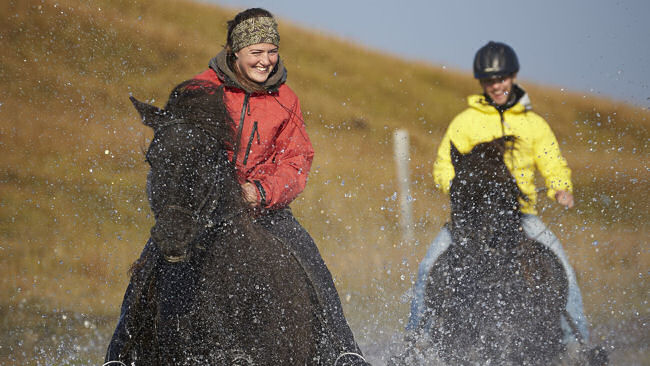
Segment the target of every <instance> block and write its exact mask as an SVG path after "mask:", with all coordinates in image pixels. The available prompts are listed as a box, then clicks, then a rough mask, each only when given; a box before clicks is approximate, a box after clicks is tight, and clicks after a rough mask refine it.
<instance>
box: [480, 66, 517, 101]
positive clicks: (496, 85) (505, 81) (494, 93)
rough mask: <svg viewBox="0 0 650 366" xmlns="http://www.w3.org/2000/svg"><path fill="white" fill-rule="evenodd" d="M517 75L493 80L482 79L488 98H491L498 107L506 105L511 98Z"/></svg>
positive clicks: (482, 85)
mask: <svg viewBox="0 0 650 366" xmlns="http://www.w3.org/2000/svg"><path fill="white" fill-rule="evenodd" d="M515 77H516V74H514V75H510V76H502V77H497V78H491V79H481V80H480V83H481V87H482V88H483V91H484V92H485V94H486V95H487V96H489V97H490V98H491V99H492V101H493V102H494V103H496V104H497V105H504V104H506V102H508V98H510V93H511V92H512V85H513V84H514V82H515Z"/></svg>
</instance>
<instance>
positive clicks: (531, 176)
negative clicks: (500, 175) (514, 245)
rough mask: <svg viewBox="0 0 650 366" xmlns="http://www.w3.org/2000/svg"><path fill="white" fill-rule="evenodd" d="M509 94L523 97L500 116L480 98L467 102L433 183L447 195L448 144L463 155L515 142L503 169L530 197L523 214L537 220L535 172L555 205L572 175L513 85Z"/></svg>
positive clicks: (450, 176) (450, 169)
mask: <svg viewBox="0 0 650 366" xmlns="http://www.w3.org/2000/svg"><path fill="white" fill-rule="evenodd" d="M512 90H513V93H515V94H521V98H519V99H518V100H517V102H516V103H514V104H513V105H512V106H511V107H510V108H508V109H506V110H504V111H500V110H499V109H497V108H496V107H495V106H494V105H493V104H491V103H490V102H489V101H488V100H487V99H486V97H485V96H484V95H471V96H469V97H468V98H467V103H468V104H469V108H467V109H466V110H465V111H463V112H462V113H460V114H459V115H458V116H456V118H454V119H453V121H452V122H451V124H450V125H449V128H448V129H447V132H446V133H445V135H444V137H443V138H442V142H441V143H440V147H439V148H438V157H437V159H436V162H435V164H434V167H433V178H434V180H435V182H436V185H437V187H438V188H439V189H440V190H442V191H443V192H444V193H446V194H449V187H450V184H451V180H452V179H453V178H454V167H453V165H452V163H451V156H450V153H449V152H450V144H449V141H450V140H451V141H453V142H454V145H455V146H456V148H457V149H458V150H459V151H460V152H461V153H463V154H467V153H469V152H470V151H471V150H472V148H473V147H474V146H476V145H478V144H480V143H483V142H489V141H492V140H494V139H496V138H499V137H502V136H509V135H512V136H515V137H516V138H517V139H516V141H517V142H516V146H515V148H514V149H512V150H509V152H508V153H507V154H506V156H505V163H506V165H507V166H508V169H509V170H510V172H511V173H512V175H513V176H514V177H515V179H516V181H517V185H518V186H519V188H520V189H521V191H522V192H523V193H524V194H525V195H526V196H527V197H528V200H521V211H522V212H523V213H525V214H532V215H536V214H537V210H536V209H535V204H536V202H537V193H536V190H535V169H536V168H537V169H539V171H540V173H541V174H542V176H543V177H544V180H545V182H546V187H547V188H548V191H547V195H548V196H549V197H550V198H551V199H555V195H556V194H557V193H558V192H562V191H565V192H572V190H573V187H572V185H571V170H570V169H569V167H568V166H567V163H566V160H565V159H564V158H563V157H562V155H561V153H560V147H559V144H558V142H557V140H556V138H555V135H554V134H553V131H551V128H550V127H549V125H548V124H547V123H546V121H545V120H544V119H543V118H542V117H540V116H539V115H538V114H537V113H535V112H533V111H532V107H531V105H530V101H529V99H528V97H527V95H526V94H525V93H524V92H523V90H522V89H521V88H520V87H518V86H517V85H516V84H515V85H513V88H512ZM515 98H516V96H515Z"/></svg>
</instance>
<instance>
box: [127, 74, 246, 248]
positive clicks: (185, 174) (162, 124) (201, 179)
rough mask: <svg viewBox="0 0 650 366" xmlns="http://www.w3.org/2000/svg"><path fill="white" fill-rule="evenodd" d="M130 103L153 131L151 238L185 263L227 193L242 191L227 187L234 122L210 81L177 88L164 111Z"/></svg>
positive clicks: (149, 159) (150, 150)
mask: <svg viewBox="0 0 650 366" xmlns="http://www.w3.org/2000/svg"><path fill="white" fill-rule="evenodd" d="M131 101H132V102H133V105H134V106H135V108H136V109H137V110H138V112H139V113H140V116H141V117H142V121H143V123H144V124H145V125H147V126H149V127H151V128H153V130H154V137H153V140H152V141H151V144H150V145H149V148H148V150H147V153H146V160H147V162H148V163H149V165H150V168H151V169H150V171H149V175H148V177H147V195H148V197H149V203H150V206H151V209H152V211H153V213H154V216H155V218H156V224H155V225H154V227H153V228H152V229H151V237H152V239H153V240H154V242H155V243H156V244H157V245H158V247H159V248H160V249H161V251H162V252H163V254H164V255H165V257H166V258H167V259H168V260H171V261H173V260H181V259H183V258H185V256H186V254H187V252H188V249H189V247H188V245H189V243H190V242H192V240H193V239H195V238H196V236H197V235H198V233H199V232H200V231H201V229H202V228H203V227H205V226H209V225H210V224H211V222H210V220H211V219H212V215H213V211H214V210H215V209H216V206H217V205H218V202H219V200H220V199H222V197H221V196H222V193H223V192H225V191H226V190H230V191H232V190H234V191H235V192H238V186H237V187H235V186H231V187H224V184H225V185H227V184H228V182H230V181H231V180H233V179H232V175H233V174H234V170H233V168H232V166H231V165H230V163H229V162H228V157H227V153H226V147H227V146H228V145H229V144H230V143H231V142H230V138H231V135H232V134H231V123H232V121H231V119H230V116H229V114H228V112H227V110H226V108H225V105H224V103H223V102H222V91H221V90H220V89H219V88H218V87H217V86H216V85H214V84H211V83H207V82H201V81H196V80H191V81H186V82H184V83H182V84H180V85H178V86H177V87H176V88H175V89H174V90H173V91H172V93H171V95H170V97H169V101H168V102H167V104H166V105H165V108H164V109H159V108H157V107H155V106H153V105H149V104H146V103H143V102H140V101H138V100H136V99H135V98H133V97H131ZM224 182H226V183H224ZM231 185H232V184H231Z"/></svg>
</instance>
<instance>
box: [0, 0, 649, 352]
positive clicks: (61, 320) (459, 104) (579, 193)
mask: <svg viewBox="0 0 650 366" xmlns="http://www.w3.org/2000/svg"><path fill="white" fill-rule="evenodd" d="M270 10H271V11H272V9H270ZM235 13H236V11H235V10H232V9H226V8H220V7H216V6H211V5H205V4H198V3H194V2H190V1H180V0H179V1H163V0H147V1H145V0H142V1H140V0H112V1H111V0H59V1H54V0H39V1H37V0H21V1H18V0H15V1H14V0H10V1H5V2H2V4H0V49H1V51H0V192H1V193H0V293H2V294H3V296H1V297H0V317H1V319H2V322H1V323H0V364H21V365H24V364H100V363H101V360H102V359H103V353H104V350H105V346H106V345H107V343H108V337H110V334H111V332H112V330H113V327H114V325H115V323H116V321H117V315H118V311H119V305H120V303H121V298H122V295H123V293H124V290H125V288H126V284H127V281H128V278H127V274H126V272H127V269H128V267H129V265H130V264H131V263H132V262H133V261H134V260H135V259H136V258H137V256H138V255H139V253H140V250H141V249H142V247H143V245H144V243H145V241H146V239H147V238H148V232H149V228H150V226H151V225H152V223H153V220H152V217H151V215H150V211H149V207H148V204H147V199H146V195H145V191H144V182H145V175H146V172H147V166H146V164H145V163H144V156H143V151H144V149H145V148H146V146H147V145H148V141H149V139H150V138H151V131H150V130H149V129H148V128H145V127H144V126H143V125H142V124H141V123H140V122H139V118H138V117H137V114H136V112H135V110H134V109H133V108H132V107H131V105H130V103H129V101H128V96H129V95H130V94H132V95H134V96H136V97H138V98H139V99H146V100H149V101H153V102H154V103H155V104H156V105H158V106H162V104H163V103H164V102H165V101H166V99H167V96H168V94H169V92H170V91H171V89H172V88H173V87H174V86H175V85H176V84H178V83H180V82H181V81H183V80H186V79H188V78H191V77H192V76H194V75H195V74H197V73H199V72H201V71H202V70H204V69H205V68H206V67H207V63H208V60H209V59H210V58H211V57H212V56H214V55H215V54H216V53H217V52H218V51H219V50H220V48H221V46H222V45H223V43H224V40H225V32H224V30H225V22H226V21H227V20H228V19H230V18H232V16H233V15H234V14H235ZM280 32H281V34H282V47H281V56H282V58H283V60H284V62H285V64H286V65H287V68H288V70H289V79H288V84H289V85H290V86H291V87H292V88H293V89H294V90H295V91H296V93H297V94H298V96H299V97H300V99H301V103H302V109H303V113H304V118H305V121H306V123H307V129H308V132H309V134H310V137H311V139H312V142H313V144H314V147H315V149H316V157H315V160H314V164H313V168H312V172H311V174H310V180H309V184H308V186H307V189H306V190H305V192H304V193H303V194H302V195H301V197H300V198H299V199H298V200H297V201H296V202H295V203H294V204H293V205H292V207H293V209H294V212H295V214H296V216H297V217H298V218H299V220H301V222H302V223H303V225H304V226H305V227H306V228H307V229H308V231H309V232H310V233H311V234H312V236H313V237H314V239H315V240H316V242H317V244H318V245H319V248H320V250H321V253H322V255H323V257H324V259H325V261H326V262H327V264H328V266H329V268H330V270H331V272H332V274H333V275H334V277H335V280H336V284H337V288H338V290H339V293H340V295H341V298H342V301H343V305H344V309H345V312H346V315H347V316H348V320H349V321H350V324H351V326H352V328H353V330H354V332H355V334H356V335H357V337H358V340H359V342H360V343H361V346H362V348H364V350H365V352H366V353H367V354H368V355H369V356H371V357H373V353H376V354H379V353H380V352H381V349H382V348H384V347H383V346H382V345H384V344H386V342H389V341H390V338H391V337H392V336H396V335H399V332H400V331H401V329H402V328H403V326H404V325H405V322H406V320H407V318H408V304H409V302H410V292H409V290H410V287H411V285H412V283H413V281H414V279H415V275H416V272H417V265H418V263H419V260H420V259H421V258H422V257H423V255H424V253H425V251H426V248H427V245H428V244H429V243H430V241H431V240H432V239H433V237H434V236H435V234H436V233H437V231H438V230H439V228H440V226H441V225H442V224H444V222H445V221H446V220H447V217H448V207H447V204H448V199H447V197H445V196H444V195H442V194H441V193H439V192H437V191H435V190H434V186H433V180H432V177H431V174H430V172H431V169H432V163H433V160H434V158H435V151H436V149H437V145H438V143H439V141H440V139H441V137H442V134H443V133H444V130H445V128H446V127H447V124H448V123H449V121H450V120H451V119H452V118H453V116H454V115H455V114H456V113H458V112H459V111H461V110H462V109H463V108H464V107H465V105H466V104H465V97H466V96H467V95H468V94H471V93H475V92H478V88H479V86H478V83H477V82H476V81H475V80H474V79H472V76H471V75H469V74H465V73H461V72H459V71H454V70H450V69H448V68H442V67H438V66H436V65H430V64H425V63H416V62H409V61H405V60H401V59H399V58H396V57H395V56H391V55H386V54H382V53H380V52H378V51H376V50H372V49H368V48H365V47H364V46H362V45H359V44H353V43H351V42H348V41H345V40H342V39H338V38H336V37H332V36H327V35H323V34H319V33H316V32H312V31H310V30H308V29H304V28H301V27H297V26H295V25H293V24H291V23H289V22H286V21H282V19H280ZM520 82H521V84H522V85H523V86H524V88H525V89H526V90H527V91H528V92H529V93H530V95H531V98H532V102H533V106H534V108H535V110H536V111H537V112H538V113H539V114H541V115H542V116H543V117H544V118H546V119H547V120H548V121H549V123H550V124H551V126H552V128H553V129H554V131H555V133H556V135H557V137H558V140H559V141H560V144H561V148H562V150H563V153H564V155H565V157H566V158H567V160H568V161H569V164H570V166H571V167H572V169H573V177H574V184H575V187H576V192H575V194H576V198H577V207H576V208H575V209H573V210H571V211H565V210H563V209H561V208H559V207H557V206H554V205H553V203H552V202H550V201H549V200H547V199H542V200H541V205H540V207H539V208H540V209H541V217H542V219H543V220H544V221H545V222H546V223H547V224H548V225H549V226H550V228H551V229H552V230H553V231H554V232H555V233H556V234H557V235H558V236H559V237H560V239H561V240H562V242H563V243H564V245H565V249H566V251H567V252H568V255H569V258H570V260H571V262H572V264H573V265H574V267H575V269H576V272H577V275H578V281H579V283H580V285H581V288H582V291H583V296H584V302H585V310H586V313H587V316H588V318H589V321H590V323H591V325H592V328H593V331H592V333H593V334H592V337H593V340H594V341H598V342H603V343H604V344H606V345H607V346H608V347H609V349H610V351H611V352H612V360H613V361H614V362H613V364H626V365H631V364H639V365H641V364H648V363H649V362H650V358H648V355H647V340H648V339H649V338H648V336H649V334H648V330H647V323H648V320H650V316H649V315H650V314H649V310H648V309H649V308H648V289H649V287H648V285H647V283H646V282H645V281H646V280H647V276H648V268H649V265H650V255H649V253H648V249H647V248H648V246H647V238H648V227H647V224H646V223H647V222H648V219H649V214H648V203H649V202H648V195H647V190H648V178H649V172H648V152H647V145H648V137H649V135H648V127H649V126H650V122H649V119H650V112H649V111H648V110H646V109H642V108H639V107H635V106H632V105H628V104H625V103H623V102H618V101H613V100H607V99H602V98H597V97H594V96H591V95H588V94H572V93H567V92H559V91H557V90H555V89H552V88H548V87H545V86H544V85H538V84H532V83H527V82H526V80H521V81H520ZM398 128H404V129H406V130H408V131H409V133H410V138H411V151H410V152H411V156H412V159H411V162H410V168H411V172H412V175H411V181H412V194H411V196H412V199H413V209H414V218H415V236H416V240H415V242H412V243H404V242H401V233H400V231H399V227H398V223H399V217H398V212H399V207H398V204H399V202H398V200H397V199H396V191H397V185H396V179H395V167H394V160H393V157H392V149H393V146H392V134H393V132H394V131H395V130H396V129H398ZM375 359H376V363H378V364H381V363H382V360H381V359H380V357H379V356H375Z"/></svg>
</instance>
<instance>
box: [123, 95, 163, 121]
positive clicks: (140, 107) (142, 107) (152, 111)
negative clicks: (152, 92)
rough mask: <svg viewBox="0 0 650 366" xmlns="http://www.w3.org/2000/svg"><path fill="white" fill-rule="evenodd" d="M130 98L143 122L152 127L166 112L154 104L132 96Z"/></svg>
mask: <svg viewBox="0 0 650 366" xmlns="http://www.w3.org/2000/svg"><path fill="white" fill-rule="evenodd" d="M129 99H130V100H131V103H133V106H134V107H135V109H136V110H137V111H138V113H140V117H141V118H142V123H144V124H145V125H146V126H149V127H151V128H153V127H154V126H155V125H156V123H157V121H158V120H159V119H160V116H162V115H163V114H164V113H165V112H164V111H163V110H162V109H160V108H158V107H156V106H154V105H151V104H147V103H144V102H141V101H139V100H137V99H135V98H134V97H132V96H130V97H129Z"/></svg>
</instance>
